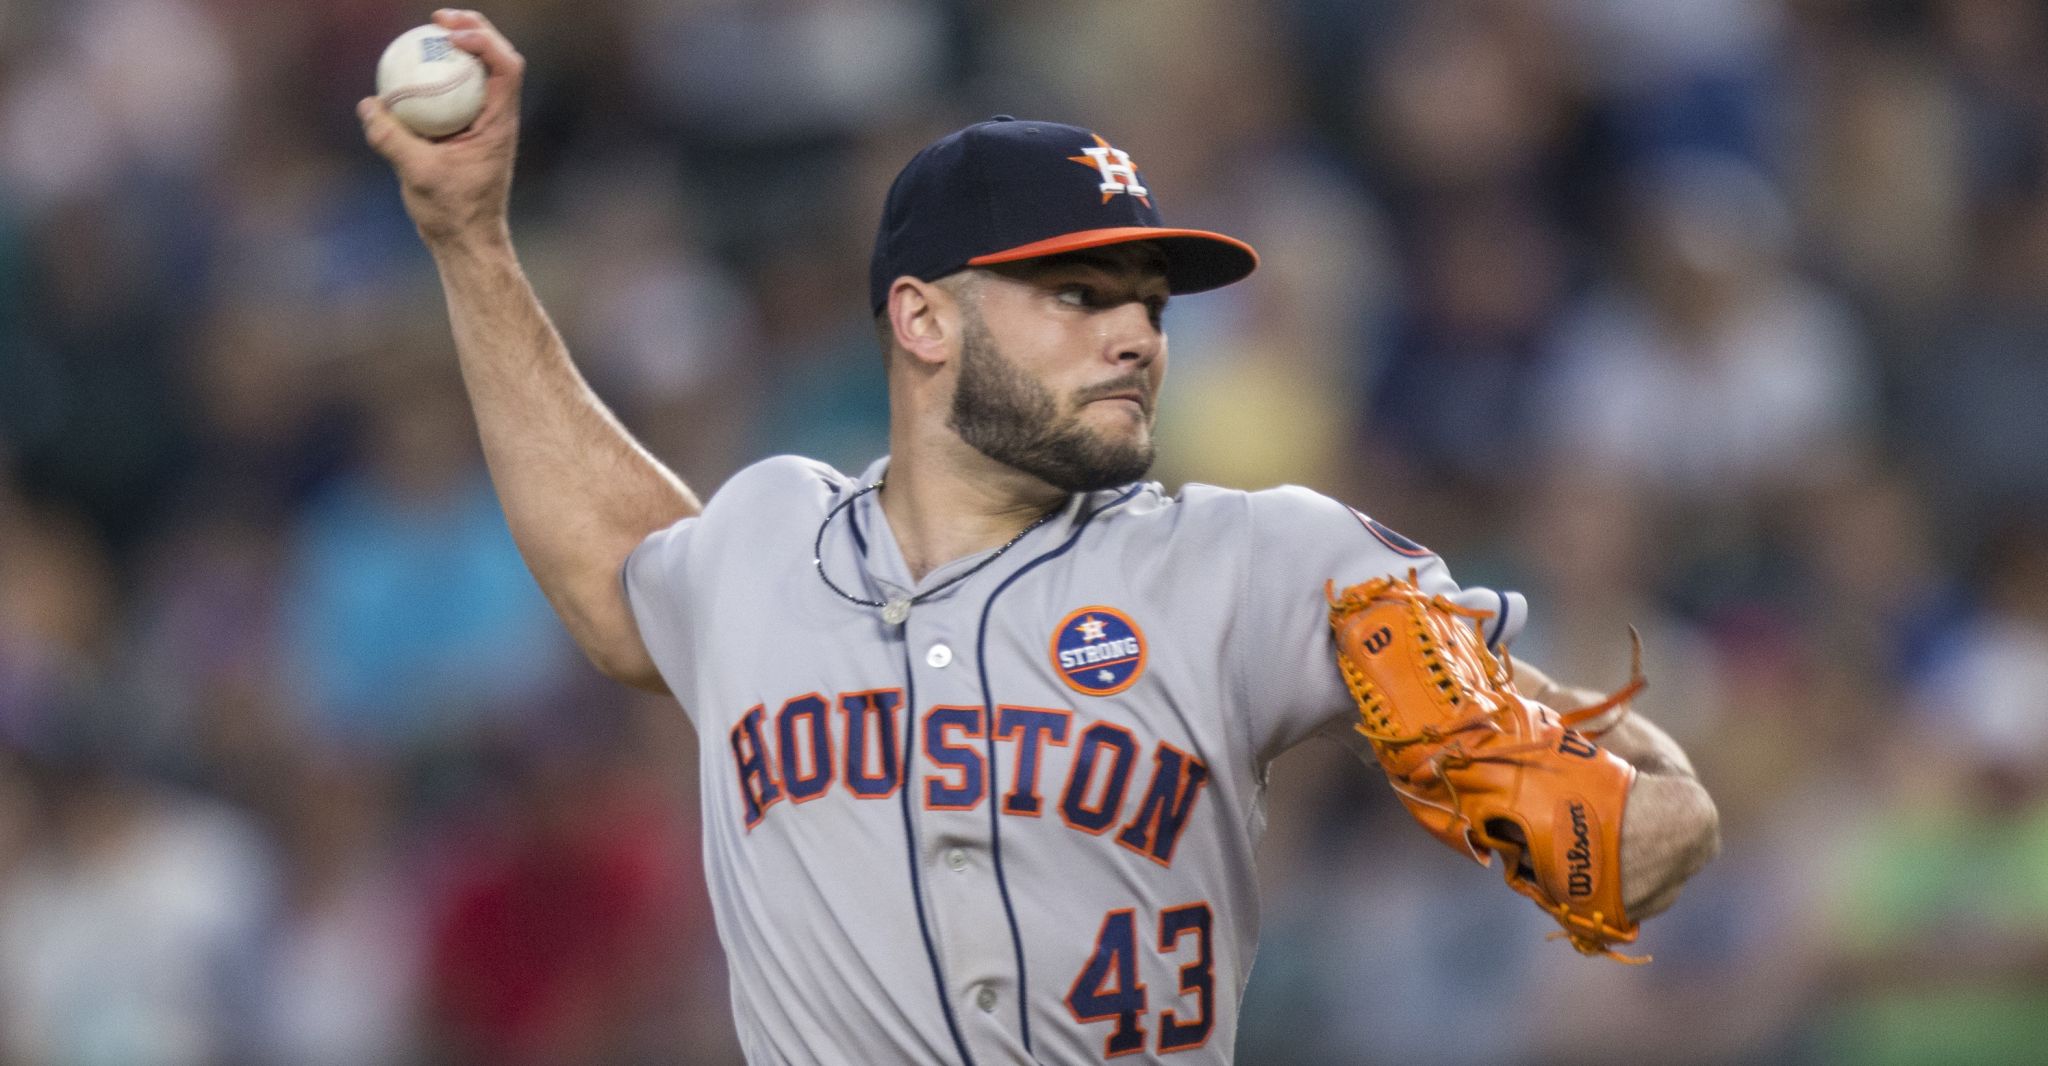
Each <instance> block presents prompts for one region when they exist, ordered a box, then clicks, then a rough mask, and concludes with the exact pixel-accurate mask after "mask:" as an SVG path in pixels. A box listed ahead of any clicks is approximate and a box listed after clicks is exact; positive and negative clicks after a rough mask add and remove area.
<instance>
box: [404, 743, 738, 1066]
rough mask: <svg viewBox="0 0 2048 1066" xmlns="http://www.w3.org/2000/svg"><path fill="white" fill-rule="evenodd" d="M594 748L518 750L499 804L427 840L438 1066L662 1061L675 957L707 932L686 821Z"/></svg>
mask: <svg viewBox="0 0 2048 1066" xmlns="http://www.w3.org/2000/svg"><path fill="white" fill-rule="evenodd" d="M584 727H585V728H587V725H586V726H584ZM602 728H603V725H602V723H599V729H600V730H601V729H602ZM590 743H591V742H590V741H587V740H586V741H583V742H581V743H578V744H574V745H570V746H567V747H562V748H556V749H553V750H547V751H538V752H531V753H527V754H524V755H518V756H515V757H514V762H515V764H516V765H515V767H514V768H513V771H512V773H511V775H510V776H508V777H507V778H505V779H504V781H503V783H504V784H506V785H509V786H512V787H511V789H510V791H509V792H508V793H507V794H506V795H505V796H503V797H502V799H501V801H500V802H501V803H502V804H503V806H502V807H497V809H493V807H494V806H496V805H491V806H482V807H478V808H477V809H474V810H471V811H467V812H463V813H460V814H458V815H457V816H456V817H455V819H454V820H453V821H451V822H450V823H449V824H447V825H444V826H442V827H440V831H439V832H438V833H436V834H435V835H434V836H435V839H434V840H433V844H434V850H435V851H436V852H437V853H438V855H439V856H440V857H439V860H438V861H437V862H436V864H435V865H436V867H437V870H436V873H435V875H434V877H433V878H432V879H431V881H430V883H429V884H428V886H427V898H426V906H427V908H428V912H429V926H428V937H429V941H428V943H429V951H430V956H429V967H430V970H429V980H430V982H431V985H430V988H429V996H430V998H429V1005H430V1009H431V1012H432V1018H433V1022H434V1029H435V1033H436V1035H437V1037H438V1043H439V1045H440V1046H439V1048H438V1051H437V1058H439V1059H440V1060H442V1061H453V1062H476V1063H492V1064H499V1063H504V1064H518V1063H565V1062H617V1063H637V1062H660V1061H669V1060H671V1059H672V1058H673V1057H674V1055H675V1054H676V1053H677V1051H678V1050H679V1048H680V1047H681V1046H682V1044H681V1043H680V1042H679V1041H680V1040H682V1039H684V1035H683V1034H681V1033H679V1032H678V1031H677V1029H676V1028H674V1026H675V1025H676V1021H677V1019H676V1017H674V1016H673V1015H672V1014H670V1013H669V1012H676V1011H677V1010H678V1008H679V1007H680V1005H681V1004H680V1001H679V999H678V996H677V992H676V990H677V989H678V987H679V985H680V984H681V982H682V980H683V978H684V976H685V974H686V973H687V967H686V966H685V965H684V963H683V959H684V957H685V956H684V952H685V951H686V950H688V949H691V948H697V949H699V950H701V949H702V948H703V947H705V946H706V945H704V944H702V943H701V941H697V940H696V939H695V938H697V937H702V936H705V935H707V934H708V933H709V929H708V928H707V925H706V923H705V921H704V919H705V914H704V912H703V909H702V906H703V905H702V903H701V902H699V900H700V899H701V896H700V895H699V894H698V893H697V892H695V891H692V889H694V888H695V886H696V885H697V883H698V882H699V881H700V880H701V878H702V874H701V872H700V870H699V867H698V865H697V863H696V862H695V860H694V856H695V853H696V849H695V847H694V845H693V844H692V843H691V838H692V837H694V835H695V830H694V826H692V825H688V824H685V823H684V822H683V821H682V820H681V819H679V818H678V817H677V816H676V814H675V813H674V811H673V809H672V808H670V807H669V806H668V805H667V804H665V803H662V802H660V801H661V800H662V799H663V796H662V793H661V792H660V791H658V790H655V789H651V788H650V787H649V783H648V781H647V780H646V779H645V778H644V777H643V776H642V775H641V774H639V773H635V772H632V771H631V769H630V767H631V763H630V762H627V761H624V760H622V759H620V758H619V756H618V755H617V754H615V753H608V752H605V751H599V750H590V749H589V747H588V746H589V745H590ZM607 747H609V745H607ZM621 771H625V772H621ZM686 886H687V887H686ZM690 904H695V906H690ZM656 1010H659V1011H661V1012H662V1013H661V1014H657V1013H655V1011H656ZM707 1050H708V1049H707Z"/></svg>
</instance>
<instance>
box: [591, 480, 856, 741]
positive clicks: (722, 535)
mask: <svg viewBox="0 0 2048 1066" xmlns="http://www.w3.org/2000/svg"><path fill="white" fill-rule="evenodd" d="M844 480H845V478H844V476H843V475H841V474H840V473H839V472H838V471H836V470H833V469H832V468H830V467H828V466H825V465H824V464H822V463H818V462H815V461H813V460H809V459H804V458H801V457H798V456H777V457H775V458H772V459H764V460H762V461H761V462H758V463H755V464H754V465H753V466H750V467H748V468H746V469H745V470H742V471H740V472H739V473H737V474H735V475H733V476H732V478H731V479H730V480H728V481H727V482H726V483H725V484H724V485H721V486H719V489H718V492H717V493H716V494H715V495H713V496H712V498H711V500H710V502H709V503H707V504H706V505H705V507H704V511H703V513H702V514H700V515H697V516H695V517H692V518H685V519H683V520H681V521H679V522H677V523H676V524H674V525H672V526H669V527H668V528H666V529H659V530H656V531H654V532H653V533H651V534H649V535H648V537H647V539H646V540H643V541H641V542H640V544H639V546H638V547H636V548H634V549H633V551H632V553H631V554H630V555H628V556H627V557H626V562H625V565H624V566H623V567H621V568H620V574H619V578H620V581H621V582H623V583H624V586H625V589H626V602H627V604H628V605H629V606H630V607H631V608H632V611H633V621H634V623H635V624H636V625H637V626H639V629H640V641H641V643H642V644H643V645H645V646H646V648H647V654H648V656H649V657H650V658H652V659H653V660H654V665H655V667H656V668H657V669H659V670H660V671H661V678H662V680H663V681H664V682H666V683H667V685H668V689H669V691H670V692H672V693H674V694H675V697H676V699H677V700H678V701H679V702H681V703H682V705H683V709H684V712H685V713H690V714H692V721H694V720H695V716H694V714H693V713H692V712H691V708H690V703H691V700H690V696H689V693H691V692H693V691H695V687H696V683H697V663H698V662H699V658H700V655H701V654H702V651H701V647H702V635H701V634H700V633H699V626H698V618H699V616H700V615H701V614H702V613H703V610H704V607H705V605H706V604H707V603H709V602H711V601H712V600H713V599H714V598H715V596H716V595H717V593H718V591H719V590H718V589H717V588H716V587H715V583H716V582H717V581H719V580H721V579H722V578H723V577H725V576H728V575H730V574H731V573H733V572H734V568H733V567H731V566H720V565H719V561H720V560H721V559H723V560H727V561H730V559H732V558H735V557H744V556H745V555H746V553H747V552H748V551H749V549H750V546H754V545H757V544H758V543H760V538H761V536H762V529H763V528H764V527H769V526H780V527H782V528H785V529H786V528H788V527H789V526H788V524H789V522H790V520H791V518H792V517H795V518H796V519H798V520H800V521H799V524H801V521H809V522H811V523H812V524H815V523H816V521H817V520H816V518H814V517H808V514H809V512H810V511H812V510H817V509H818V507H817V503H816V501H817V500H819V499H821V498H823V497H825V496H827V495H829V493H830V492H831V491H833V490H834V489H835V488H836V487H837V486H838V485H839V484H840V483H842V482H844Z"/></svg>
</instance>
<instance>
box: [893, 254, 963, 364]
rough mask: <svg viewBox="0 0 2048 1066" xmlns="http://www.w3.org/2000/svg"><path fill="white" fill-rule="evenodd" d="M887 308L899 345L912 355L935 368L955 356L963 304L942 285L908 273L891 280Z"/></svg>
mask: <svg viewBox="0 0 2048 1066" xmlns="http://www.w3.org/2000/svg"><path fill="white" fill-rule="evenodd" d="M887 310H888V315H889V328H890V331H891V332H892V333H894V334H895V340H896V347H898V348H901V349H903V350H904V351H905V352H906V353H908V354H909V355H910V358H911V359H913V360H915V361H916V362H918V363H919V364H922V365H925V366H929V367H934V368H936V367H938V366H942V365H944V364H945V363H946V362H947V360H949V359H951V358H952V357H953V352H952V347H953V346H952V340H953V336H954V334H955V332H957V331H958V330H959V328H960V304H959V301H958V300H956V299H955V298H954V296H953V294H952V293H951V292H948V291H947V290H946V289H945V288H944V287H943V286H940V285H935V284H933V283H931V282H929V281H922V280H919V279H917V278H913V277H911V276H909V275H907V274H906V275H904V276H903V277H900V278H897V279H896V280H895V281H894V282H892V283H891V284H890V286H889V303H888V309H887Z"/></svg>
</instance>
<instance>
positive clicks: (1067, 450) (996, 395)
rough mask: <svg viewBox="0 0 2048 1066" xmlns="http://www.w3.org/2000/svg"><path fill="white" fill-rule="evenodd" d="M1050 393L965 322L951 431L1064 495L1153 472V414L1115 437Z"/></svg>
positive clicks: (974, 319)
mask: <svg viewBox="0 0 2048 1066" xmlns="http://www.w3.org/2000/svg"><path fill="white" fill-rule="evenodd" d="M1061 406H1062V405H1061V404H1060V403H1059V401H1058V400H1057V399H1056V398H1055V397H1054V396H1053V394H1052V393H1051V391H1050V390H1048V389H1046V388H1045V386H1044V385H1042V384H1041V383H1039V382H1038V381H1036V380H1034V379H1033V378H1032V377H1031V376H1030V375H1029V374H1027V373H1025V371H1024V370H1023V368H1021V367H1019V366H1017V365H1016V364H1015V363H1014V362H1012V361H1011V360H1010V359H1009V358H1007V357H1006V356H1004V355H1003V354H1002V352H1001V350H1000V349H998V348H997V346H996V344H995V340H994V338H993V337H992V336H990V334H989V332H988V329H987V326H986V324H984V323H983V322H982V321H981V320H980V318H979V317H978V316H975V315H972V314H971V313H970V316H969V318H968V320H967V323H966V327H965V333H964V335H963V337H962V343H961V351H960V376H959V381H958V383H957V386H956V388H955V390H954V393H953V407H952V412H951V415H950V417H949V423H950V424H951V426H952V428H953V430H954V432H956V433H958V434H960V438H961V439H962V440H964V441H966V442H967V443H968V445H970V446H971V447H973V448H974V449H975V450H976V451H979V452H980V453H982V454H983V455H986V456H988V457H989V458H991V459H994V460H995V461H997V462H999V463H1002V464H1004V465H1005V466H1009V467H1012V468H1014V469H1017V470H1021V471H1023V472H1025V473H1027V474H1030V475H1032V476H1033V477H1036V478H1038V479H1039V480H1041V481H1044V482H1046V483H1047V484H1049V485H1052V486H1053V487H1055V488H1057V489H1060V490H1061V491H1064V492H1093V491H1096V490H1098V489H1106V488H1112V487H1115V486H1117V485H1123V484H1126V483H1128V482H1132V481H1136V480H1137V479H1139V478H1141V477H1143V476H1144V475H1145V472H1146V471H1148V470H1150V469H1151V468H1152V459H1153V455H1154V451H1155V449H1154V445H1153V442H1152V433H1151V411H1150V410H1149V409H1147V410H1145V411H1143V412H1141V419H1142V421H1143V422H1144V426H1143V428H1142V429H1139V430H1135V431H1133V432H1132V433H1130V434H1128V435H1116V434H1113V433H1110V432H1108V431H1103V430H1097V429H1094V428H1091V427H1090V426H1089V425H1088V424H1087V422H1086V419H1085V418H1084V417H1083V413H1082V412H1083V408H1082V407H1079V406H1076V407H1074V408H1073V409H1072V410H1069V411H1066V412H1064V413H1062V411H1061Z"/></svg>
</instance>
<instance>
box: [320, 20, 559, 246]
mask: <svg viewBox="0 0 2048 1066" xmlns="http://www.w3.org/2000/svg"><path fill="white" fill-rule="evenodd" d="M434 24H435V25H437V26H440V27H442V28H443V29H446V30H447V31H448V40H449V42H450V43H452V44H454V45H455V47H457V48H460V49H462V50H463V51H465V52H469V53H471V54H473V55H475V56H476V57H477V58H478V59H480V60H482V61H483V64H484V71H485V73H486V80H485V82H484V109H483V112H482V113H481V114H479V115H477V117H476V121H475V122H473V123H471V124H470V126H469V128H468V129H465V130H463V131H462V132H461V133H458V134H456V135H454V136H452V137H446V138H442V139H440V140H428V139H427V138H425V137H421V136H420V135H419V134H417V133H414V132H413V131H412V130H410V129H407V128H406V126H405V124H404V123H403V122H400V121H399V120H398V119H397V117H395V116H393V115H392V114H391V112H390V110H388V109H387V108H385V106H384V105H383V103H382V102H381V101H379V100H378V99H377V98H376V97H374V96H370V97H365V98H364V99H363V100H362V101H361V102H360V103H358V104H356V116H357V117H358V118H360V119H362V122H363V138H364V139H365V140H367V141H369V142H370V147H372V148H375V149H376V150H377V152H378V154H380V155H382V156H383V157H384V158H385V159H386V160H389V161H390V163H391V166H392V169H393V170H396V171H397V172H398V182H399V188H400V190H401V191H402V192H403V194H404V197H405V210H406V213H408V214H410V215H411V216H412V220H413V223H414V224H415V225H417V226H418V227H419V230H420V237H421V238H422V239H423V240H425V241H426V242H427V245H428V246H429V247H430V248H434V247H438V246H440V245H442V244H444V243H449V242H455V241H460V240H464V239H469V238H484V239H492V238H500V237H504V236H505V235H506V233H507V225H506V218H505V215H506V204H507V199H508V197H509V196H510V194H511V190H512V159H513V156H514V154H515V152H516V149H517V148H518V145H519V84H520V80H521V78H522V76H523V75H524V73H525V70H526V60H525V58H524V57H522V56H521V55H520V54H519V52H518V51H517V50H515V49H514V48H513V47H512V42H510V41H507V40H506V39H505V35H504V34H502V33H499V32H498V31H497V29H496V28H495V27H493V26H492V25H491V23H490V20H488V19H486V18H484V17H483V16H482V15H480V14H478V13H477V12H474V11H461V10H454V9H450V8H443V9H441V10H439V11H436V12H434Z"/></svg>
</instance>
